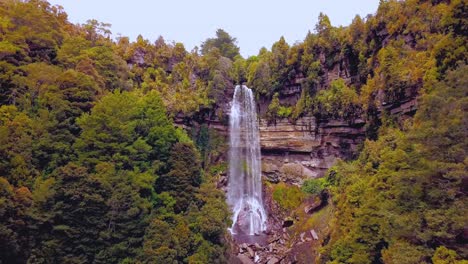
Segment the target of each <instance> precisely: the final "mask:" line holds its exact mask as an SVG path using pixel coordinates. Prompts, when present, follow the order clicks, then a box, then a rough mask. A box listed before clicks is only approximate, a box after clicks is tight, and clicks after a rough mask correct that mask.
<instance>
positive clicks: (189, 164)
mask: <svg viewBox="0 0 468 264" xmlns="http://www.w3.org/2000/svg"><path fill="white" fill-rule="evenodd" d="M168 166H169V172H168V173H167V174H166V175H164V176H161V178H160V179H158V182H157V189H158V190H159V191H167V192H169V193H170V194H171V195H172V196H173V197H174V198H175V200H176V204H175V207H174V209H175V212H176V213H179V212H184V211H186V210H187V208H188V207H189V205H190V203H191V202H196V200H195V197H196V193H197V188H198V187H199V186H200V184H201V180H202V178H201V173H200V170H201V166H200V158H199V154H198V152H197V151H196V148H195V146H194V145H193V143H176V144H175V145H174V146H173V147H172V149H171V152H170V157H169V160H168Z"/></svg>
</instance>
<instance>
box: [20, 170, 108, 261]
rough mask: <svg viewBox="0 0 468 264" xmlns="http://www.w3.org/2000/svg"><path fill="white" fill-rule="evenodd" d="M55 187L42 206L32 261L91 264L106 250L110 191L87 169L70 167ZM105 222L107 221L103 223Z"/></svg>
mask: <svg viewBox="0 0 468 264" xmlns="http://www.w3.org/2000/svg"><path fill="white" fill-rule="evenodd" d="M52 177H53V178H54V184H53V185H52V186H51V189H49V190H48V192H49V193H48V194H47V195H46V196H45V197H46V199H45V200H44V201H42V202H41V203H40V204H38V209H39V210H40V212H39V213H38V214H37V215H36V217H37V221H38V228H39V229H38V231H39V234H38V238H37V239H38V240H39V243H38V245H37V246H36V248H35V249H34V250H33V252H32V255H31V257H30V260H29V261H32V262H46V263H49V262H64V261H67V262H68V263H84V262H87V263H90V262H93V260H94V259H95V256H96V254H98V253H99V252H100V251H101V250H103V249H104V248H105V244H104V241H103V240H102V237H101V234H102V232H104V231H105V230H107V229H108V226H107V223H106V221H105V220H104V219H106V214H107V212H108V211H109V207H108V205H107V204H106V200H107V199H108V197H109V191H110V190H109V189H108V188H106V186H105V185H104V184H103V183H102V182H100V181H99V180H98V179H97V178H95V177H92V176H90V175H89V174H88V172H87V169H86V168H84V167H81V166H78V165H76V164H73V163H70V164H67V165H66V166H64V167H60V168H58V169H57V170H56V171H55V172H54V173H53V174H52ZM103 220H104V221H103Z"/></svg>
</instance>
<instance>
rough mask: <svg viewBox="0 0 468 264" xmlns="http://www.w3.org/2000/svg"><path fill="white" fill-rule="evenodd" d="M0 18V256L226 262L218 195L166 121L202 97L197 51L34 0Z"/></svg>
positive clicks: (223, 211) (7, 5)
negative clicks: (74, 19)
mask: <svg viewBox="0 0 468 264" xmlns="http://www.w3.org/2000/svg"><path fill="white" fill-rule="evenodd" d="M0 17H1V18H0V22H1V23H0V59H1V61H0V84H1V89H0V157H1V159H0V263H26V262H27V263H168V262H170V263H174V262H177V263H188V262H191V263H215V262H225V251H226V246H225V243H224V236H225V230H227V225H228V222H229V218H228V216H229V212H228V208H227V206H226V204H225V202H224V194H223V193H222V192H220V191H218V190H216V189H215V184H214V182H213V176H212V174H210V173H209V172H210V170H209V169H210V166H211V165H212V163H210V162H209V161H208V162H207V163H206V164H204V166H205V168H206V170H207V172H206V173H204V172H203V168H202V164H201V160H200V154H199V151H198V149H197V147H196V146H195V144H194V143H193V142H192V140H191V138H190V137H189V135H188V134H187V133H186V132H185V131H183V130H182V129H179V128H176V127H175V126H174V124H173V121H172V117H173V116H175V115H177V114H178V113H195V112H196V111H198V110H199V109H201V107H202V106H208V105H209V102H210V99H209V98H210V97H209V94H208V92H207V91H208V90H207V89H208V80H211V77H210V76H207V77H206V79H204V80H202V79H201V78H200V79H197V80H196V81H195V82H192V80H191V75H192V74H194V72H196V71H197V73H198V71H199V72H202V71H204V69H202V68H203V67H208V66H203V63H204V62H203V60H205V59H207V58H204V59H202V58H201V57H199V56H198V55H196V54H189V53H188V52H186V51H185V49H184V47H183V46H182V45H181V44H179V43H176V44H174V45H167V44H165V43H164V41H163V40H162V39H160V40H158V41H157V42H156V43H155V44H154V45H150V44H149V43H148V42H147V41H145V40H143V38H141V37H140V38H138V40H137V41H136V42H135V43H129V42H128V39H126V38H121V39H120V40H119V41H118V43H114V42H113V41H111V40H110V38H109V37H108V35H109V34H110V31H109V26H110V25H108V24H105V23H99V22H97V21H95V20H90V21H88V23H87V24H84V25H72V24H71V23H69V22H68V21H67V15H66V14H65V13H64V12H63V10H62V9H61V8H60V7H55V6H51V5H49V4H48V3H47V2H46V1H42V0H38V1H36V0H34V1H33V0H31V1H17V0H7V1H2V2H0ZM213 56H218V57H216V59H219V60H222V58H221V56H220V55H213ZM207 57H208V56H207ZM145 60H147V61H148V63H146V61H145ZM135 62H136V63H135ZM132 63H133V64H134V65H133V66H132ZM210 67H211V66H210ZM213 67H215V66H213ZM210 71H211V69H210V70H207V71H206V72H210ZM222 74H225V75H226V76H227V73H225V72H222ZM201 75H202V74H200V76H201ZM197 78H198V77H197ZM219 85H221V84H219ZM202 86H203V87H205V88H203V87H202ZM193 88H195V89H193ZM181 101H183V102H184V104H181V103H180V102H181ZM176 102H177V103H176ZM167 111H169V112H167ZM211 138H215V135H213V136H212V137H208V141H209V142H211V141H213V140H211ZM212 149H213V151H215V150H216V146H214V147H212ZM205 155H206V154H205ZM212 224H215V226H212Z"/></svg>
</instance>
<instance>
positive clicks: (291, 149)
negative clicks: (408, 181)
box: [259, 117, 365, 185]
mask: <svg viewBox="0 0 468 264" xmlns="http://www.w3.org/2000/svg"><path fill="white" fill-rule="evenodd" d="M364 125H365V122H364V120H362V119H358V120H355V121H353V122H348V121H339V120H330V121H327V122H323V121H322V122H317V120H316V119H315V118H314V117H303V118H300V119H299V120H297V121H296V122H295V123H294V124H293V123H291V122H289V121H288V120H287V119H283V120H279V121H277V122H276V124H273V125H271V124H270V125H268V123H267V122H266V120H263V119H262V120H261V121H260V127H259V128H260V144H261V149H262V172H263V174H264V176H265V177H266V178H267V179H268V180H269V181H271V182H279V181H283V182H287V183H292V184H298V185H299V184H301V183H302V181H303V180H304V179H307V178H316V177H321V176H323V175H324V173H325V172H326V171H327V169H329V168H330V167H331V166H333V164H334V163H335V162H336V160H337V159H338V158H341V159H349V158H351V157H353V156H354V155H355V154H356V151H357V149H358V146H359V145H360V144H361V143H362V142H363V141H364V139H365V129H364Z"/></svg>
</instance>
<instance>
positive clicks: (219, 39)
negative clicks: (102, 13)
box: [201, 29, 239, 61]
mask: <svg viewBox="0 0 468 264" xmlns="http://www.w3.org/2000/svg"><path fill="white" fill-rule="evenodd" d="M215 48H216V49H218V50H219V51H220V52H221V55H222V56H224V57H227V58H229V59H231V60H232V61H234V58H235V57H236V56H237V55H239V47H237V46H236V38H233V37H231V36H230V35H229V34H228V33H227V32H226V31H224V30H222V29H218V30H216V37H215V38H209V39H207V40H205V42H203V44H202V45H201V52H202V54H203V55H205V54H208V53H209V52H211V51H212V50H213V49H215Z"/></svg>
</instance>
